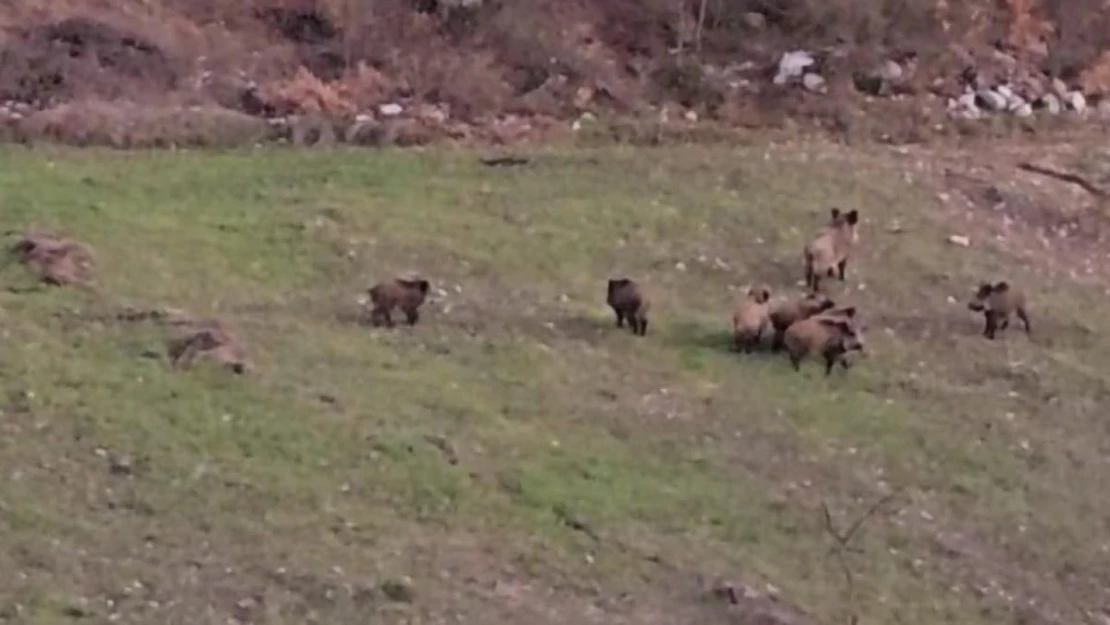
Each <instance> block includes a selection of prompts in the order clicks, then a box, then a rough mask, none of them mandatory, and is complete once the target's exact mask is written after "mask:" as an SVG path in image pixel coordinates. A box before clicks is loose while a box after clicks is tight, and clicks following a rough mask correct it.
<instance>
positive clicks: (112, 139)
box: [17, 100, 269, 148]
mask: <svg viewBox="0 0 1110 625" xmlns="http://www.w3.org/2000/svg"><path fill="white" fill-rule="evenodd" d="M17 131H18V132H19V134H20V136H21V138H22V140H23V141H27V142H35V141H40V140H48V141H55V142H58V143H66V144H72V145H81V146H88V145H104V146H112V147H117V148H144V147H234V146H240V145H250V144H253V143H256V142H258V141H261V140H263V139H265V138H266V136H267V134H268V132H269V127H268V125H267V124H266V122H265V121H264V120H261V119H259V118H256V117H251V116H249V115H246V114H244V113H239V112H236V111H232V110H229V109H225V108H220V107H215V106H192V107H179V106H147V105H141V104H136V103H131V102H105V101H97V100H85V101H79V102H70V103H66V104H61V105H58V106H56V107H54V108H50V109H46V110H43V111H39V112H37V113H34V114H32V115H30V116H28V117H27V118H26V119H24V120H22V121H21V122H20V123H19V124H18V126H17Z"/></svg>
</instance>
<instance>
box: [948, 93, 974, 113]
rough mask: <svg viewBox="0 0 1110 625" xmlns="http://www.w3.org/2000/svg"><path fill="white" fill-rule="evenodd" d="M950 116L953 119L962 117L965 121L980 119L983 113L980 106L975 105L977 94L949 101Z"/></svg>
mask: <svg viewBox="0 0 1110 625" xmlns="http://www.w3.org/2000/svg"><path fill="white" fill-rule="evenodd" d="M948 114H949V115H950V116H952V117H962V118H964V119H979V118H980V117H982V115H983V112H982V110H980V109H979V105H978V104H976V103H975V94H974V93H971V92H968V93H965V94H963V95H961V96H960V97H959V98H956V99H954V100H949V101H948Z"/></svg>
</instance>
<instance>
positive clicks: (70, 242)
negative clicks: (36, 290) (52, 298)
mask: <svg viewBox="0 0 1110 625" xmlns="http://www.w3.org/2000/svg"><path fill="white" fill-rule="evenodd" d="M11 252H12V253H13V254H14V255H15V257H16V259H17V260H18V261H19V262H21V263H23V264H24V265H26V266H28V267H30V268H31V269H32V270H33V271H35V272H36V273H38V274H39V276H40V278H41V279H42V281H43V282H45V283H46V284H50V285H53V286H65V285H71V284H72V285H78V286H82V287H86V288H89V289H93V280H92V271H93V265H94V259H93V254H92V250H90V249H89V247H88V246H86V245H85V244H83V243H81V242H79V241H76V240H74V239H71V238H68V237H62V236H56V235H53V234H50V233H48V232H44V231H33V230H32V231H28V232H25V233H23V235H22V236H21V237H20V239H19V240H18V241H17V242H16V243H15V245H13V246H12V247H11ZM93 290H95V289H93Z"/></svg>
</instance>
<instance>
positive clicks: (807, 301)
mask: <svg viewBox="0 0 1110 625" xmlns="http://www.w3.org/2000/svg"><path fill="white" fill-rule="evenodd" d="M835 305H836V304H835V303H834V302H833V301H832V300H831V299H829V298H828V297H827V296H826V295H823V294H821V293H806V294H805V295H803V296H802V297H798V298H795V299H784V300H781V301H779V302H776V303H775V304H772V305H771V306H770V310H769V311H768V318H769V319H770V321H771V328H772V330H774V338H773V339H772V341H771V347H772V349H774V350H776V351H778V350H780V349H782V347H783V345H784V343H783V337H784V335H785V334H786V329H787V328H789V327H790V326H791V324H793V323H795V322H798V321H801V320H803V319H807V318H809V317H812V316H813V315H816V314H818V313H822V312H825V311H826V310H829V309H831V308H833V307H834V306H835Z"/></svg>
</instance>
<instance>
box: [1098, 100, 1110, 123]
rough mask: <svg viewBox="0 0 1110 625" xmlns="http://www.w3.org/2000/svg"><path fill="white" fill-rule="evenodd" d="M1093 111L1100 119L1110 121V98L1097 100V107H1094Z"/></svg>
mask: <svg viewBox="0 0 1110 625" xmlns="http://www.w3.org/2000/svg"><path fill="white" fill-rule="evenodd" d="M1095 110H1096V111H1098V116H1099V117H1100V118H1102V119H1110V98H1103V99H1101V100H1099V101H1098V105H1097V106H1096V107H1095Z"/></svg>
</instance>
